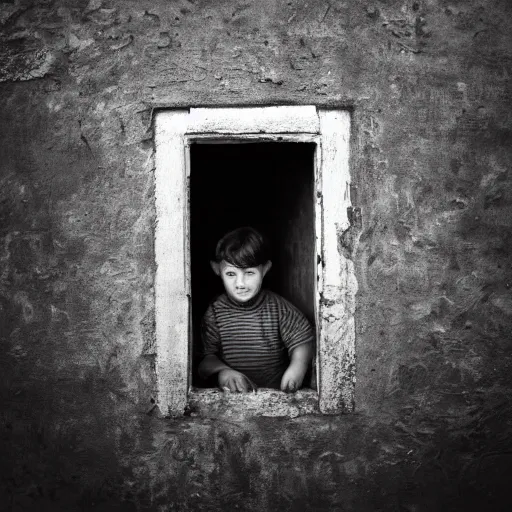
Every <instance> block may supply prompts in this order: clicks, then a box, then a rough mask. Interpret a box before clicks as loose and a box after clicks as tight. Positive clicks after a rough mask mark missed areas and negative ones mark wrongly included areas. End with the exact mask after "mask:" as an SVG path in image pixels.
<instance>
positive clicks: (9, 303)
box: [0, 0, 512, 512]
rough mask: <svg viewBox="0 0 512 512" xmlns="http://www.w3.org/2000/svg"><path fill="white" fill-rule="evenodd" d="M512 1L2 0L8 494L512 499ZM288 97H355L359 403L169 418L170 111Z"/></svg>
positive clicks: (178, 506) (86, 501)
mask: <svg viewBox="0 0 512 512" xmlns="http://www.w3.org/2000/svg"><path fill="white" fill-rule="evenodd" d="M511 14H512V12H511V6H510V3H509V2H506V1H497V2H493V3H482V2H477V1H476V0H468V1H466V2H455V1H453V2H450V1H443V2H430V1H429V2H427V1H421V0H418V1H412V0H396V1H393V2H384V1H369V2H342V1H340V0H333V1H329V2H306V1H305V0H292V1H289V2H280V1H276V0H262V1H259V2H241V1H239V0H223V1H220V0H219V1H215V2H206V1H201V0H194V1H186V0H179V1H176V2H167V1H163V0H157V1H151V2H150V1H148V0H138V1H137V2H135V1H131V0H125V1H122V2H121V1H119V0H109V1H107V0H91V1H90V2H84V1H82V0H72V1H66V2H64V1H62V0H13V1H12V2H3V3H0V82H1V83H0V112H1V114H0V184H1V186H0V229H1V232H0V237H1V240H0V261H1V265H0V272H1V274H0V275H1V279H0V336H1V344H2V349H1V350H0V365H1V369H0V375H1V377H0V395H1V399H2V405H3V406H2V408H1V413H0V426H1V428H2V435H1V437H0V450H1V453H0V460H1V461H2V464H1V488H2V496H1V499H0V503H2V504H6V506H7V507H8V510H14V511H18V510H94V509H98V510H101V509H103V510H116V509H117V510H123V511H125V510H128V511H129V510H224V509H234V508H238V509H240V510H346V511H357V512H360V511H376V510H381V511H397V510H408V511H433V510H461V511H462V510H464V511H468V510H510V507H511V505H512V500H511V498H510V496H509V482H510V478H511V476H512V475H511V469H510V468H511V467H512V465H511V460H510V458H511V455H510V454H511V452H512V446H511V444H512V443H511V439H512V435H511V434H512V433H511V429H512V410H511V404H510V393H511V379H510V373H511V359H510V354H511V341H512V300H511V298H510V297H511V292H510V286H511V283H512V268H511V261H510V254H511V253H512V246H511V244H512V242H511V240H512V236H510V235H511V232H512V202H511V197H512V195H511V192H512V184H511V177H510V168H511V163H512V156H511V153H510V147H511V126H510V78H509V74H510V72H509V70H510V63H511V54H510V48H511V44H510V43H511V41H510V37H511V34H512V27H511V22H510V20H511V19H512V17H511ZM274 104H308V105H309V104H314V105H323V106H328V105H336V106H346V107H348V108H350V109H351V111H352V120H353V128H354V133H353V137H352V145H351V150H352V151H351V171H352V173H353V188H354V190H355V191H357V194H355V197H356V198H357V199H356V200H355V201H354V207H355V208H357V209H358V210H357V214H358V220H357V226H355V227H354V230H353V231H351V232H350V233H348V234H346V235H345V236H344V237H342V239H340V250H343V251H344V253H345V255H346V256H347V257H350V258H351V259H352V260H353V262H354V265H355V268H356V274H357V280H358V284H359V292H358V295H357V304H356V328H357V336H356V397H355V408H356V412H355V413H354V414H350V415H344V416H340V417H322V416H316V415H312V416H300V417H297V418H269V417H266V418H252V419H242V420H238V419H236V418H235V419H234V420H233V419H232V420H229V419H222V418H201V417H196V416H185V417H183V418H180V419H176V420H172V421H171V420H166V419H162V418H159V417H158V410H157V408H156V407H155V406H154V390H155V369H154V354H153V352H154V351H153V345H152V334H151V326H152V325H153V320H152V318H153V312H154V299H153V279H154V272H155V268H154V253H153V234H154V221H155V211H154V189H153V187H154V180H153V133H152V117H153V113H154V109H156V108H158V107H162V106H163V107H172V106H181V107H188V106H197V105H203V106H204V105H209V106H212V105H215V106H226V105H274ZM359 215H360V216H359ZM152 400H153V402H152Z"/></svg>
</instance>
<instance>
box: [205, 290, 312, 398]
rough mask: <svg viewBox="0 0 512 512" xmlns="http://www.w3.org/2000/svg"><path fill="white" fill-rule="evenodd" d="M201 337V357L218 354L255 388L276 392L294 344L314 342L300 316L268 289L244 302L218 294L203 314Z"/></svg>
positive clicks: (307, 326) (284, 300)
mask: <svg viewBox="0 0 512 512" xmlns="http://www.w3.org/2000/svg"><path fill="white" fill-rule="evenodd" d="M201 334H202V346H203V356H207V355H211V354H213V355H216V356H217V357H219V358H220V359H221V360H222V361H224V362H225V363H226V364H227V365H228V366H230V367H231V368H233V369H234V370H237V371H239V372H242V373H243V374H244V375H246V376H247V377H249V379H251V380H252V381H253V382H254V383H255V384H256V385H257V386H260V387H269V388H277V389H279V387H280V383H281V377H282V376H283V373H284V371H285V370H286V368H287V367H288V364H289V354H291V352H292V351H293V349H295V347H297V346H298V345H301V344H302V343H308V342H313V341H314V333H313V329H312V327H311V325H310V323H309V322H308V321H307V320H306V318H305V317H304V315H303V314H302V313H301V312H300V311H299V310H298V309H297V308H296V307H295V306H293V305H292V304H291V303H290V302H288V301H287V300H286V299H284V298H283V297H281V296H280V295H277V294H276V293H274V292H271V291H269V290H262V291H261V292H260V293H259V294H258V295H257V296H256V297H255V298H254V299H252V300H250V301H248V302H246V303H238V302H235V301H234V300H232V299H231V298H229V297H228V296H227V295H226V294H225V293H224V294H222V295H220V296H219V297H217V299H215V300H214V301H213V302H212V303H211V304H210V305H209V307H208V309H207V310H206V313H205V315H204V317H203V322H202V329H201Z"/></svg>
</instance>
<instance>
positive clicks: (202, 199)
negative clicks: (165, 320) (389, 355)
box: [190, 141, 316, 388]
mask: <svg viewBox="0 0 512 512" xmlns="http://www.w3.org/2000/svg"><path fill="white" fill-rule="evenodd" d="M315 147H316V145H315V144H314V143H294V142H264V143H258V142H253V143H248V142H244V141H239V143H228V144H222V143H216V144H204V143H203V144H201V143H194V144H191V146H190V253H191V292H192V293H191V295H192V327H193V329H192V332H193V335H192V339H193V340H192V343H193V346H192V385H193V386H198V387H216V378H213V379H209V380H208V381H203V380H201V379H200V378H199V376H198V374H197V366H198V364H199V360H200V358H199V356H198V354H199V349H200V343H201V340H200V337H201V336H200V323H201V318H202V316H203V314H204V312H205V310H206V308H207V306H208V303H209V302H210V301H211V300H212V299H213V298H214V297H215V296H216V295H218V294H220V293H222V292H223V287H222V284H221V282H220V279H219V278H218V277H217V276H215V275H214V273H213V272H212V270H211V268H210V264H209V260H210V259H213V254H214V251H215V245H216V243H217V241H218V240H219V239H220V237H222V236H223V235H224V234H225V233H227V232H228V231H231V230H232V229H235V228H237V227H241V226H252V227H254V228H255V229H257V230H259V231H260V232H262V233H264V234H265V235H266V236H267V238H268V239H269V241H270V245H271V247H272V264H273V266H272V269H271V270H270V272H269V273H268V274H267V276H266V277H265V280H264V284H263V285H264V287H265V288H268V289H270V290H273V291H275V292H276V293H278V294H279V295H281V296H283V297H284V298H286V299H287V300H289V301H290V302H291V303H292V304H294V305H295V306H296V307H298V308H299V309H300V310H301V311H302V313H304V315H305V316H306V318H307V319H308V320H309V321H310V323H311V324H312V325H313V327H315V276H316V265H315V261H314V256H315V234H314V231H315V219H314V213H315V212H314V154H315ZM312 378H313V379H314V378H315V377H314V372H311V371H310V372H309V374H308V375H307V376H306V378H305V380H304V387H311V386H312V385H314V387H315V388H316V383H312V381H311V379H312Z"/></svg>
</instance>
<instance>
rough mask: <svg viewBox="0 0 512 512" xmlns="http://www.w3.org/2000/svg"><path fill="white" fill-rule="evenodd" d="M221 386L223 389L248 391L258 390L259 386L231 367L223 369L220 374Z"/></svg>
mask: <svg viewBox="0 0 512 512" xmlns="http://www.w3.org/2000/svg"><path fill="white" fill-rule="evenodd" d="M218 379H219V387H220V389H222V390H223V391H232V392H234V393H235V392H240V393H247V392H248V391H256V390H257V389H258V388H257V386H256V384H254V382H252V381H251V380H250V379H249V378H248V377H246V376H245V375H244V374H243V373H240V372H237V371H236V370H233V369H231V368H226V369H224V370H221V371H220V372H219V375H218Z"/></svg>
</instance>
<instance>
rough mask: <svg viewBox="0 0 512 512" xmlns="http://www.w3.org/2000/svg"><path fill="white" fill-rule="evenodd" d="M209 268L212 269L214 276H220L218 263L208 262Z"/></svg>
mask: <svg viewBox="0 0 512 512" xmlns="http://www.w3.org/2000/svg"><path fill="white" fill-rule="evenodd" d="M210 266H211V267H212V270H213V271H214V272H215V275H216V276H220V263H217V262H216V261H210Z"/></svg>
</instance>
